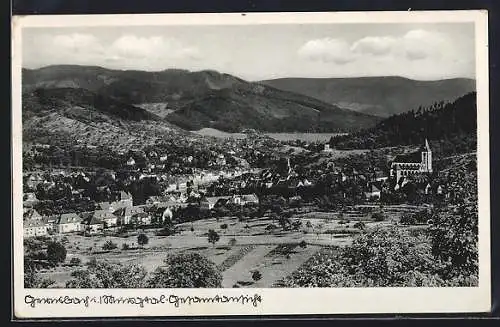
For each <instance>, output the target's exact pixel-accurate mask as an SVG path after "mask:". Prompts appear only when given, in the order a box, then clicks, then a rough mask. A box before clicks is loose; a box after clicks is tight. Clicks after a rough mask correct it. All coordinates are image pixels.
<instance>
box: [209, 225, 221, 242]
mask: <svg viewBox="0 0 500 327" xmlns="http://www.w3.org/2000/svg"><path fill="white" fill-rule="evenodd" d="M219 239H220V236H219V234H218V233H217V232H216V231H214V230H213V229H210V230H209V231H208V242H210V243H212V244H213V245H214V246H215V243H217V242H219Z"/></svg>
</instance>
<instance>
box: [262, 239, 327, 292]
mask: <svg viewBox="0 0 500 327" xmlns="http://www.w3.org/2000/svg"><path fill="white" fill-rule="evenodd" d="M277 248H281V249H284V250H283V251H271V252H274V253H273V254H271V253H270V254H271V255H268V256H265V257H264V260H262V262H260V263H259V264H258V266H257V267H256V270H258V271H259V272H260V274H261V279H260V280H258V281H256V282H255V283H254V284H253V285H252V287H271V286H272V285H273V284H274V283H275V282H276V281H278V280H280V279H282V278H285V277H286V276H288V275H289V274H291V273H292V272H294V271H295V270H297V269H298V268H299V267H300V266H302V265H303V264H304V263H305V262H306V261H307V260H308V259H309V258H310V257H312V256H313V255H314V254H315V253H316V252H318V251H319V249H321V247H320V246H307V247H306V248H302V247H300V246H295V247H293V248H292V249H290V250H289V249H287V248H282V247H277ZM277 248H276V249H277Z"/></svg>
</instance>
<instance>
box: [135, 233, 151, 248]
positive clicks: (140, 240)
mask: <svg viewBox="0 0 500 327" xmlns="http://www.w3.org/2000/svg"><path fill="white" fill-rule="evenodd" d="M148 242H149V238H148V236H147V235H146V234H144V233H141V234H139V235H137V244H139V245H140V246H144V245H146V244H148Z"/></svg>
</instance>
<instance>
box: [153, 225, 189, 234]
mask: <svg viewBox="0 0 500 327" xmlns="http://www.w3.org/2000/svg"><path fill="white" fill-rule="evenodd" d="M191 229H192V231H194V229H193V228H192V227H191ZM174 234H175V230H174V229H173V228H171V227H170V226H165V227H163V228H162V229H160V230H159V231H157V232H156V235H157V236H171V235H174Z"/></svg>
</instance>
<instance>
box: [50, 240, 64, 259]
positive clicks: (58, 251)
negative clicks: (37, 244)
mask: <svg viewBox="0 0 500 327" xmlns="http://www.w3.org/2000/svg"><path fill="white" fill-rule="evenodd" d="M47 260H49V261H50V262H52V263H54V264H57V263H60V262H64V260H66V248H65V247H64V245H62V244H61V243H59V242H50V243H49V245H48V246H47Z"/></svg>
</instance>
